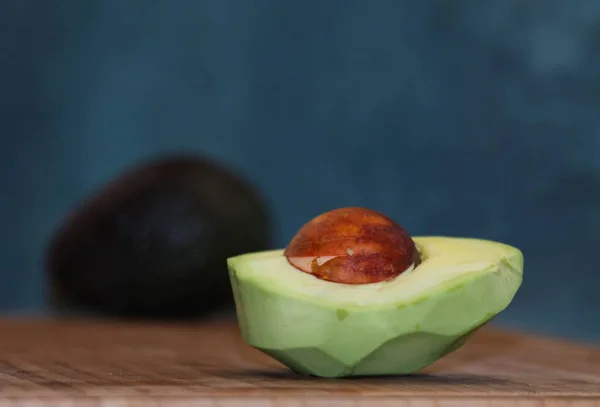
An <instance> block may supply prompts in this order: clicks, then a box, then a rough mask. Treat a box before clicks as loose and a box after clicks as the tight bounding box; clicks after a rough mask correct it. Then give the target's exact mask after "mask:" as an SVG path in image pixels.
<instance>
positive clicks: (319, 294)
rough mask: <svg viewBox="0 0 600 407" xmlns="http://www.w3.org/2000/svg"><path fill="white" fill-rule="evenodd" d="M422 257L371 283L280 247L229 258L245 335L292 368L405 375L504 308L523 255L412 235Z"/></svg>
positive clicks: (473, 242)
mask: <svg viewBox="0 0 600 407" xmlns="http://www.w3.org/2000/svg"><path fill="white" fill-rule="evenodd" d="M413 240H414V242H415V244H416V245H417V248H418V250H419V252H420V254H421V259H422V262H421V264H419V265H418V266H417V267H416V268H415V267H411V268H409V269H408V270H407V271H405V272H404V273H402V274H400V275H399V276H397V277H396V278H394V279H392V280H388V281H384V282H379V283H373V284H360V285H351V284H340V283H335V282H330V281H324V280H321V279H318V278H315V277H314V276H312V275H310V274H308V273H304V272H302V271H300V270H298V269H296V268H295V267H293V266H292V265H290V264H289V262H288V260H287V259H286V257H285V256H284V255H283V250H271V251H266V252H258V253H250V254H245V255H240V256H236V257H232V258H229V259H228V261H227V263H228V268H229V276H230V280H231V284H232V288H233V293H234V299H235V304H236V312H237V318H238V322H239V326H240V330H241V334H242V337H243V338H244V340H245V341H246V342H247V343H248V344H250V345H252V346H254V347H256V348H258V349H260V350H262V351H263V352H265V353H266V354H268V355H270V356H271V357H273V358H275V359H277V360H278V361H280V362H281V363H283V364H284V365H286V366H288V367H289V368H290V369H292V370H293V371H295V372H298V373H303V374H308V375H313V376H320V377H343V376H373V375H393V374H396V375H397V374H409V373H412V372H415V371H417V370H420V369H422V368H424V367H426V366H428V365H430V364H432V363H433V362H435V361H436V360H438V359H439V358H441V357H443V356H444V355H446V354H448V353H450V352H452V351H454V350H456V349H458V348H460V347H461V346H462V345H463V344H464V342H465V340H464V338H465V336H467V335H468V334H469V333H471V332H472V331H473V330H474V329H476V328H477V327H479V326H481V325H482V324H484V323H485V322H487V321H489V320H490V319H491V318H493V317H494V316H495V315H497V314H498V313H500V312H501V311H503V310H504V309H505V308H506V307H507V306H508V305H509V304H510V302H511V301H512V299H513V297H514V296H515V294H516V292H517V290H518V289H519V287H520V286H521V282H522V279H523V254H522V252H521V251H520V250H519V249H517V248H515V247H512V246H509V245H506V244H503V243H498V242H493V241H489V240H479V239H470V238H454V237H435V236H431V237H413Z"/></svg>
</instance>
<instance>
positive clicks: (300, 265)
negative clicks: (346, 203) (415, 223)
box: [284, 207, 421, 284]
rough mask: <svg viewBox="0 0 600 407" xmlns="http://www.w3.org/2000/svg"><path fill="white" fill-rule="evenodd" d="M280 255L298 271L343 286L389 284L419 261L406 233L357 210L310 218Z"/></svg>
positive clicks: (366, 211) (382, 217)
mask: <svg viewBox="0 0 600 407" xmlns="http://www.w3.org/2000/svg"><path fill="white" fill-rule="evenodd" d="M284 255H285V256H286V257H287V259H288V261H289V262H290V264H292V265H293V266H294V267H296V268H297V269H299V270H301V271H304V272H306V273H309V274H312V275H314V276H315V277H317V278H320V279H322V280H328V281H332V282H336V283H343V284H369V283H376V282H380V281H385V280H389V279H391V278H394V277H396V276H398V275H400V274H401V273H403V272H404V271H406V270H407V269H408V268H409V267H410V266H412V265H414V266H415V267H416V266H417V265H418V264H419V263H420V262H421V256H420V254H419V251H418V250H417V247H416V246H415V243H414V242H413V240H412V239H411V237H410V235H409V234H408V232H407V231H406V230H404V229H403V228H402V227H401V226H400V225H399V224H397V223H396V222H395V221H394V220H393V219H391V218H389V217H387V216H385V215H383V214H381V213H379V212H376V211H373V210H370V209H365V208H358V207H349V208H340V209H334V210H332V211H329V212H325V213H323V214H321V215H319V216H317V217H316V218H314V219H312V220H311V221H309V222H308V223H306V224H305V225H304V226H302V228H300V230H299V231H298V232H297V233H296V235H295V236H294V237H293V239H292V240H291V242H290V244H289V245H288V246H287V248H286V249H285V251H284Z"/></svg>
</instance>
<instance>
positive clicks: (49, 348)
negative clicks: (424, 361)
mask: <svg viewBox="0 0 600 407" xmlns="http://www.w3.org/2000/svg"><path fill="white" fill-rule="evenodd" d="M0 332H2V336H1V337H0V406H2V407H3V406H8V405H19V406H42V405H43V406H51V405H72V406H75V405H77V406H88V405H90V406H91V405H104V406H110V407H112V406H137V405H169V406H173V405H177V406H178V405H182V406H183V405H194V406H223V407H237V406H250V407H252V406H285V407H292V406H294V407H296V406H344V407H346V406H371V405H372V406H392V405H393V406H406V407H408V406H411V407H426V406H427V407H429V406H431V407H433V406H454V407H474V406H477V407H479V406H488V407H493V406H522V407H529V406H531V407H534V406H535V407H537V406H546V407H551V406H573V405H577V406H579V405H581V406H589V407H592V406H594V407H600V349H598V348H592V347H586V346H583V345H575V344H569V343H565V342H560V341H556V340H550V339H542V338H535V337H531V336H525V335H518V334H513V333H506V332H503V331H498V330H494V329H491V328H484V329H481V330H480V331H479V332H477V333H476V334H475V335H474V337H473V339H472V340H470V341H469V342H468V343H467V345H465V346H464V347H463V348H462V349H460V350H459V351H457V352H455V353H453V354H451V355H448V356H447V357H446V358H444V359H442V360H440V361H439V362H438V363H436V364H435V365H433V366H431V367H430V368H429V369H426V371H424V372H422V373H420V374H417V375H413V376H409V377H386V378H353V379H319V378H312V377H305V376H300V375H295V374H293V373H291V372H289V371H288V370H287V369H286V368H285V367H282V366H281V365H280V364H278V363H277V362H275V361H273V360H271V359H270V358H268V357H266V356H264V355H263V354H261V353H260V352H258V351H256V350H254V349H252V348H250V347H249V346H247V345H245V344H244V343H243V341H242V340H241V338H240V336H239V333H238V330H237V326H236V325H235V324H234V323H227V322H222V323H218V322H214V323H206V324H197V325H161V326H159V325H150V324H117V323H98V322H97V323H90V322H87V323H86V322H52V321H25V320H12V321H9V320H4V321H2V322H0Z"/></svg>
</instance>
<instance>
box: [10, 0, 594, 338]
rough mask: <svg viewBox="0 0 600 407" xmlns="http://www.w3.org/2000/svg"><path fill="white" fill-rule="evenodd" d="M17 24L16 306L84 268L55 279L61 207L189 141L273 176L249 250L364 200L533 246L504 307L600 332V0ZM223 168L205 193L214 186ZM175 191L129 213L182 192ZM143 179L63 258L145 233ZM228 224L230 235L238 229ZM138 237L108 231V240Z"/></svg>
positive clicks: (56, 14)
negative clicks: (127, 224) (132, 230)
mask: <svg viewBox="0 0 600 407" xmlns="http://www.w3.org/2000/svg"><path fill="white" fill-rule="evenodd" d="M0 31H1V33H2V34H1V35H0V49H1V51H2V56H3V58H2V64H1V65H0V73H1V75H0V90H1V92H0V95H1V96H0V103H1V115H2V121H1V132H2V138H1V141H0V142H1V147H0V154H1V157H2V160H1V162H2V170H1V171H0V217H1V219H0V224H1V225H2V228H1V230H0V239H1V245H0V257H1V259H2V268H1V269H0V308H1V310H2V311H3V312H4V313H10V314H47V313H53V312H56V310H55V308H56V307H55V306H54V305H52V301H50V300H49V295H48V292H49V291H52V290H51V289H49V288H48V286H49V285H52V284H55V285H60V286H61V287H62V288H60V289H59V290H58V291H60V290H62V292H63V294H62V295H63V296H66V297H68V296H69V295H67V294H65V293H67V292H68V291H69V290H76V289H77V288H73V285H71V286H69V284H68V283H65V282H64V281H63V280H61V281H60V282H58V283H57V282H54V283H50V282H49V277H48V276H49V273H50V272H49V271H48V266H47V257H48V250H49V247H50V246H51V244H52V242H53V239H58V238H57V237H56V236H57V233H59V232H57V230H59V229H58V228H59V227H60V226H61V225H64V224H65V222H67V220H66V219H67V217H68V216H70V215H71V214H72V213H73V211H75V210H76V209H77V208H79V207H80V206H81V204H82V203H83V202H84V201H85V200H87V201H88V202H89V201H90V200H92V199H94V197H97V196H98V195H97V194H98V193H99V191H102V190H103V189H104V188H105V187H106V186H107V185H112V184H111V183H112V182H114V180H115V179H116V177H118V176H120V175H122V174H124V173H126V172H127V171H131V170H132V169H134V168H143V167H144V166H145V165H147V163H148V162H151V161H152V160H156V159H163V158H164V157H167V156H174V155H178V154H184V155H186V156H188V157H190V156H191V157H197V158H198V160H205V158H207V159H210V160H212V161H211V162H212V163H213V164H211V165H213V166H216V167H219V168H223V169H227V171H230V172H232V173H234V174H237V175H236V176H238V177H239V179H238V180H237V181H235V182H241V183H242V184H243V183H245V184H244V185H245V186H244V187H242V186H241V185H242V184H239V185H238V184H236V185H238V186H237V187H233V188H232V189H231V191H230V192H231V194H234V193H235V191H240V190H241V189H243V188H251V189H253V190H254V192H252V193H251V192H244V194H246V195H243V196H241V197H240V198H239V202H246V201H245V200H251V199H254V198H249V197H250V195H251V194H256V196H259V197H260V198H256V199H259V203H258V204H256V202H255V201H253V202H255V204H256V205H259V206H260V207H259V208H255V209H253V210H255V212H248V213H249V215H244V216H246V218H242V220H241V221H237V223H238V224H239V223H240V222H241V223H243V222H245V221H246V220H248V219H250V218H252V219H253V220H254V221H256V222H259V223H260V226H258V227H259V228H261V233H260V234H259V235H256V236H250V235H248V236H249V237H248V238H247V239H246V240H245V242H246V243H244V244H247V245H248V246H243V245H242V246H237V248H231V250H233V251H235V250H243V249H246V248H248V247H261V248H262V247H265V248H272V247H282V246H283V245H285V244H286V243H287V242H288V240H289V239H290V238H291V237H292V236H293V234H294V233H295V232H296V230H297V229H298V228H299V227H300V226H301V225H302V224H303V223H304V222H306V221H307V220H309V219H310V218H312V217H314V216H316V215H317V214H319V213H321V212H324V211H327V210H330V209H333V208H336V207H341V206H365V207H369V208H372V209H375V210H379V211H382V212H385V213H386V214H389V215H390V216H392V217H393V218H395V219H396V220H397V221H398V222H399V223H400V224H402V225H403V226H404V227H405V228H406V229H407V230H408V231H409V232H410V233H411V234H412V235H426V234H436V235H457V236H473V237H481V238H488V239H494V240H499V241H503V242H506V243H509V244H512V245H515V246H517V247H519V248H521V249H522V250H523V252H524V254H525V281H524V284H523V286H522V289H521V291H519V293H518V294H517V297H516V298H515V300H514V302H513V303H512V305H511V306H510V307H509V308H508V309H507V310H506V311H505V312H504V313H503V314H501V315H500V316H499V317H498V318H497V319H496V320H495V321H494V322H495V323H497V324H502V325H505V326H509V327H514V328H519V329H526V330H529V331H534V332H539V333H544V334H552V335H556V336H562V337H567V338H573V339H580V340H586V341H600V317H599V316H598V315H600V295H599V293H598V289H599V288H600V274H599V273H598V271H597V270H598V266H597V265H596V261H597V260H596V258H595V255H596V254H597V250H598V244H599V242H600V239H599V238H598V237H597V235H595V234H594V233H596V232H597V231H598V229H599V226H600V160H598V156H599V154H600V114H599V112H600V2H598V1H595V0H572V1H569V2H565V1H558V0H546V1H527V2H524V1H518V0H502V1H500V0H498V1H492V0H485V1H484V0H457V1H444V0H422V1H409V0H406V1H402V0H376V1H361V0H339V1H319V0H301V1H296V0H293V1H292V0H289V1H285V2H280V1H275V0H248V1H234V0H177V1H168V0H163V1H153V0H101V1H100V0H98V1H92V0H88V1H79V0H61V1H35V0H13V1H4V2H0ZM186 168H187V167H186ZM194 168H196V167H194ZM188 170H189V169H183V170H181V172H180V173H179V174H181V173H186V174H189V172H192V173H194V174H195V175H193V176H191V178H190V179H192V180H193V179H195V178H194V177H205V178H204V179H205V180H208V181H207V182H209V183H210V182H212V181H211V180H213V179H215V178H211V176H210V175H206V169H202V168H200V167H198V168H196V169H195V170H189V172H188ZM194 171H197V172H194ZM203 171H204V172H203ZM175 172H177V171H175ZM174 176H175V177H177V176H179V175H174ZM182 178H184V179H186V176H183V177H182ZM219 179H220V178H219ZM240 179H242V181H240ZM188 181H189V179H188ZM129 182H130V184H129V185H138V184H137V182H136V178H135V175H134V176H133V178H132V179H131V180H130V181H129ZM191 182H192V183H193V181H191ZM218 182H220V183H222V184H218V185H233V184H231V183H230V182H233V183H235V182H234V181H228V178H223V179H220V181H218ZM166 184H167V185H170V184H169V182H167V183H166ZM184 184H185V181H182V183H181V185H184ZM215 185H217V184H215ZM213 187H214V188H217V187H218V186H214V185H213ZM206 188H207V189H203V190H201V191H198V190H195V192H194V193H193V194H192V195H193V196H194V198H190V199H191V200H195V201H194V202H200V203H199V206H194V205H191V206H192V207H204V206H202V205H204V202H205V201H203V200H204V199H208V198H207V196H209V195H210V196H216V195H211V192H210V191H211V190H210V188H211V187H206ZM219 188H220V187H219ZM122 189H124V190H125V191H126V192H125V195H127V193H130V195H131V194H134V192H127V191H130V190H131V189H130V188H128V187H123V188H122ZM183 189H185V188H183ZM192 189H194V188H192ZM157 190H158V191H159V192H160V193H157V194H155V195H152V194H150V195H143V194H142V195H143V196H145V198H139V200H138V201H136V202H138V203H137V204H131V205H130V206H129V207H128V208H129V209H128V211H129V212H128V213H130V215H131V216H134V217H135V216H137V212H136V211H137V210H138V209H139V208H146V206H145V202H147V200H152V199H155V198H148V196H163V195H164V196H167V197H169V196H170V195H169V193H172V192H168V191H167V190H168V188H166V189H160V188H158V189H157ZM165 191H167V192H165ZM186 191H187V190H186ZM186 193H187V192H186ZM228 193H229V192H228ZM161 194H163V195H161ZM194 194H195V195H194ZM203 194H204V195H203ZM184 195H185V194H184ZM128 196H129V195H128ZM131 196H133V195H131ZM131 196H130V197H129V198H123V199H124V200H122V201H119V200H118V199H115V200H112V201H111V199H110V198H109V199H108V200H107V201H105V203H104V205H107V206H106V207H110V206H111V205H112V206H114V207H116V209H114V210H112V212H111V211H110V210H108V209H107V210H106V211H105V212H102V213H103V215H102V216H106V219H109V220H107V221H106V222H104V223H103V221H102V222H100V221H99V222H100V223H99V224H96V226H88V228H89V229H85V228H82V229H81V230H80V232H78V233H80V235H77V236H79V237H78V238H76V239H72V240H73V241H75V243H71V245H74V246H73V247H75V248H69V247H67V248H66V249H64V248H63V249H62V250H63V252H64V253H67V254H63V257H62V259H63V260H62V261H63V263H65V264H67V263H69V262H70V263H69V264H75V263H73V261H75V260H72V259H75V258H76V259H78V260H77V261H79V262H84V263H85V261H86V260H85V259H84V260H82V259H83V258H84V257H85V256H83V255H82V254H81V253H84V252H85V250H84V249H82V248H81V247H83V246H81V245H80V246H81V247H79V246H77V242H78V241H82V240H84V238H83V237H82V236H84V237H86V236H89V235H94V234H95V236H105V238H106V236H109V238H106V239H109V240H110V236H112V238H114V237H115V236H117V235H118V233H122V234H123V233H125V232H123V229H119V230H120V232H115V231H114V230H116V229H114V230H113V229H111V230H112V232H110V231H109V232H106V231H105V232H102V233H104V235H103V234H102V233H101V232H98V230H100V229H102V227H103V226H102V225H105V224H109V223H110V224H111V225H113V224H116V223H114V222H113V221H112V220H111V219H113V218H114V217H115V216H117V215H119V214H120V213H122V212H121V211H120V209H119V208H120V207H119V205H125V203H123V202H132V201H131V199H133V198H131ZM140 196H141V195H140ZM185 196H188V195H185ZM190 196H191V195H190ZM224 196H225V195H224ZM252 196H254V195H252ZM209 198H210V197H209ZM136 199H137V198H136ZM156 199H158V198H156ZM161 199H162V198H161ZM185 199H188V198H184V201H185ZM211 199H212V198H211ZM158 200H159V201H160V199H158ZM163 201H164V200H163ZM163 201H160V202H163ZM106 202H108V203H106ZM152 202H155V201H152ZM164 202H167V204H165V205H166V206H163V208H167V209H165V210H166V211H167V212H168V211H169V210H174V209H173V208H175V207H176V206H177V205H174V206H173V205H171V206H169V205H170V204H169V203H168V202H171V201H169V199H166V201H164ZM178 202H179V201H178ZM186 202H187V201H186ZM136 205H137V206H136ZM184 206H185V205H184ZM218 206H219V205H218V204H217V205H216V206H215V205H213V206H211V208H213V209H211V210H212V212H210V211H208V212H205V213H209V214H208V215H206V214H205V213H203V216H204V218H203V219H204V220H203V221H202V222H205V223H202V222H200V223H199V225H201V226H199V227H198V230H197V231H199V230H200V229H201V230H202V231H199V232H198V236H199V235H200V234H202V233H207V232H205V230H208V229H210V228H208V229H206V228H205V227H204V226H202V225H205V224H208V225H211V222H212V219H215V217H218V216H221V215H222V213H217V212H215V211H217V210H216V209H214V208H215V207H218ZM136 208H138V209H136ZM153 208H155V209H156V208H159V209H160V208H161V205H159V204H156V205H154V206H153ZM186 208H187V206H186ZM159 209H156V211H158V212H157V213H159V214H158V215H156V214H154V215H144V216H150V218H152V216H155V218H152V219H155V220H156V219H159V218H160V219H163V218H161V216H163V215H161V214H164V213H166V212H160V210H159ZM222 210H223V211H227V210H229V209H222ZM231 210H232V211H233V209H231ZM198 211H201V210H198ZM184 212H185V211H184ZM178 213H181V212H178ZM186 213H187V215H182V216H183V217H182V218H178V219H179V220H178V222H180V223H178V226H173V227H175V228H176V227H182V226H181V225H182V224H187V223H186V222H185V216H190V215H189V213H191V212H186ZM236 213H237V212H236ZM240 213H241V212H240ZM257 213H259V214H260V215H256V214H257ZM227 214H228V215H227V216H229V214H230V212H227ZM87 216H88V217H94V216H97V214H94V212H89V213H88V214H87ZM111 216H112V217H113V218H111ZM140 216H141V215H140ZM156 216H157V217H158V218H157V217H156ZM84 217H85V216H84ZM117 217H118V216H117ZM223 218H225V215H223ZM136 219H138V220H137V222H138V223H137V225H138V227H139V225H142V224H145V223H144V220H143V219H146V218H144V217H143V216H141V218H136ZM140 219H141V220H140ZM164 219H173V217H172V216H171V217H169V216H166V217H165V218H164ZM164 219H163V220H164ZM182 219H183V220H182ZM227 219H233V218H232V217H229V218H227ZM257 219H258V220H257ZM111 222H113V223H111ZM92 223H93V222H92ZM97 223H98V222H97ZM117 223H118V222H117ZM158 223H160V222H158ZM163 223H164V222H163ZM226 223H227V222H225V223H221V224H219V225H221V226H213V227H212V229H210V230H212V232H211V233H213V235H210V236H223V235H231V233H232V232H231V229H226V228H225V226H222V225H224V224H226ZM214 224H217V223H213V225H214ZM161 225H162V226H161V227H162V228H163V229H161V230H163V231H164V230H167V231H169V230H171V231H172V229H170V228H171V226H170V225H171V224H169V223H168V222H167V224H166V226H165V225H164V224H162V223H161ZM229 227H231V225H229ZM94 228H95V229H94ZM114 228H117V229H118V227H117V226H114ZM267 229H268V230H269V232H268V237H266V234H265V233H266V232H265V233H263V231H264V230H267ZM86 233H87V234H86ZM148 233H150V232H148ZM153 233H154V232H153ZM165 233H167V232H165ZM119 236H121V235H119ZM127 236H129V235H127ZM202 236H204V238H206V236H208V235H202ZM86 238H87V237H86ZM114 239H116V238H114ZM207 239H208V238H207ZM92 240H93V239H92ZM92 240H89V241H92ZM116 240H118V239H116ZM167 240H168V239H167ZM126 241H127V239H121V240H120V242H121V243H114V242H112V241H111V242H109V243H110V244H109V243H107V242H108V240H102V239H100V238H97V240H96V242H100V243H98V244H100V245H103V244H104V245H107V246H110V247H111V249H110V250H112V252H110V253H116V252H119V250H121V249H120V247H121V246H119V244H122V245H126V244H128V243H123V242H126ZM164 242H165V241H163V244H165V243H164ZM169 242H171V243H173V241H169ZM152 244H160V243H156V242H154V243H152ZM63 245H67V246H68V243H64V244H63ZM76 246H77V247H79V248H77V247H76ZM86 247H88V249H86V250H89V245H88V246H86ZM78 250H79V251H78ZM207 250H209V249H207ZM228 250H229V249H228ZM69 253H70V254H69ZM127 253H128V254H127V256H130V257H128V258H127V259H128V260H127V261H129V262H130V263H131V262H134V263H135V262H136V261H138V260H139V258H136V257H135V254H136V252H135V250H133V249H131V250H129V251H128V252H127ZM132 253H133V254H132ZM146 253H147V252H146ZM169 253H172V252H169ZM222 253H229V252H227V251H226V250H225V251H223V252H222ZM95 255H96V256H100V255H99V254H98V253H96V254H95ZM69 256H71V257H69ZM124 256H125V255H124ZM131 256H133V257H131ZM59 257H60V256H59ZM117 257H118V256H117ZM117 257H114V256H113V257H111V258H112V260H111V261H113V262H115V263H114V264H117V263H118V262H119V261H120V260H119V258H117ZM90 258H91V257H90ZM64 259H67V260H64ZM132 259H133V260H132ZM163 260H164V259H163ZM167 260H168V259H167ZM217 260H219V259H217ZM194 261H198V262H201V261H203V259H198V258H196V259H195V260H194ZM88 263H90V262H88ZM77 264H79V263H77ZM81 264H83V263H81ZM86 264H87V263H86ZM128 264H129V263H128ZM135 264H138V263H135ZM161 264H162V263H161ZM57 267H59V266H57ZM65 267H66V266H65ZM73 267H76V266H73ZM86 267H88V268H89V269H90V270H92V269H93V267H92V266H90V265H89V264H88V266H86ZM107 267H109V268H110V264H109V266H107ZM59 268H60V267H59ZM67 268H68V267H67ZM84 268H85V267H84ZM92 272H93V270H92V271H90V273H92ZM219 273H221V274H219V275H220V276H222V275H223V271H219ZM67 274H68V273H67ZM157 275H160V273H158V274H157ZM62 278H66V279H68V278H69V277H62ZM95 278H96V280H94V279H93V278H92V279H91V280H94V281H96V284H100V285H102V283H98V278H100V279H101V277H97V276H96V277H95ZM215 278H218V277H215ZM57 281H58V280H57ZM132 281H133V280H132ZM128 284H129V283H128ZM109 286H110V285H109V284H108V283H107V284H106V287H109ZM65 287H71V288H65ZM75 287H77V286H75ZM129 287H130V288H131V287H132V286H131V285H130V286H129ZM59 297H60V295H59ZM75 297H77V296H75V295H74V296H73V298H75ZM57 301H58V302H60V300H57ZM72 301H74V303H76V302H77V300H72ZM183 306H185V305H183ZM202 306H203V307H207V308H210V309H211V310H212V309H213V305H211V303H206V304H204V305H202ZM75 307H76V306H75ZM218 307H219V309H221V308H223V309H224V310H225V312H227V310H229V311H230V310H231V307H230V306H228V305H227V304H225V305H223V304H219V306H218ZM214 308H216V305H215V307H214ZM117 313H118V312H117Z"/></svg>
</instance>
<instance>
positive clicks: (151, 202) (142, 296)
mask: <svg viewBox="0 0 600 407" xmlns="http://www.w3.org/2000/svg"><path fill="white" fill-rule="evenodd" d="M269 234H270V219H269V213H268V207H267V205H266V203H265V202H264V200H263V198H262V197H261V196H260V195H259V193H258V191H257V190H256V189H255V188H254V186H253V185H251V184H250V183H249V182H248V181H247V180H244V179H243V178H241V177H239V176H238V175H237V174H235V173H234V172H232V171H230V170H229V169H227V168H226V167H224V166H223V165H222V164H220V163H218V162H216V161H212V160H209V159H206V158H204V157H198V156H193V155H184V156H182V155H178V156H170V157H165V158H162V159H156V160H152V161H149V162H146V163H142V164H140V165H139V166H136V167H135V168H132V169H130V170H128V171H126V172H125V173H124V174H122V175H121V176H119V177H118V178H117V179H115V180H113V181H112V182H110V183H109V184H108V185H107V186H106V187H104V188H102V190H100V191H99V192H98V193H97V194H94V195H93V196H92V197H90V199H88V200H86V202H85V203H84V204H83V205H82V206H81V207H80V208H79V209H78V210H77V211H76V212H75V213H74V214H73V216H71V217H69V218H68V219H67V220H66V221H65V223H64V224H63V225H62V227H61V228H60V229H59V230H58V231H57V232H56V234H55V235H54V236H53V237H52V239H51V244H50V247H49V249H48V253H47V273H48V277H49V280H50V288H51V290H52V295H53V296H54V298H53V300H54V306H55V307H56V308H59V310H60V311H61V312H62V311H64V310H67V311H70V310H72V309H75V310H76V311H78V312H79V311H81V312H84V313H94V314H101V315H109V316H117V317H127V318H129V317H134V318H188V317H196V316H199V315H203V314H205V313H207V312H210V311H213V310H215V309H216V308H218V307H219V306H221V305H223V304H228V303H231V306H233V298H232V295H231V289H230V285H229V277H228V274H227V267H226V264H225V260H226V259H227V258H228V257H231V256H235V255H238V254H242V253H246V252H249V251H259V250H266V249H268V248H269V244H270V242H269Z"/></svg>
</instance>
